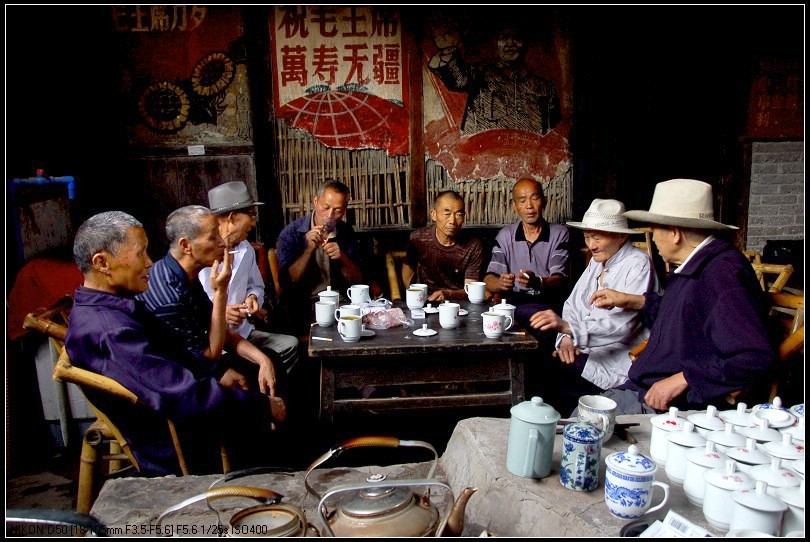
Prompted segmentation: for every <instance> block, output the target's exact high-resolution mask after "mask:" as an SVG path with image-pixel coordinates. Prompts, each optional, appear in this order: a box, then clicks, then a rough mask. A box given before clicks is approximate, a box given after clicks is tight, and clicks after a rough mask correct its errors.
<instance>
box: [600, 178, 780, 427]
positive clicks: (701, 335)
mask: <svg viewBox="0 0 810 542" xmlns="http://www.w3.org/2000/svg"><path fill="white" fill-rule="evenodd" d="M624 216H625V217H627V218H631V219H634V220H639V221H641V222H646V223H649V224H650V225H651V226H652V231H653V235H652V238H653V242H654V243H655V246H656V248H657V249H658V253H659V254H660V255H661V257H662V258H663V259H664V261H665V262H667V263H668V264H669V265H670V266H672V267H674V268H675V271H674V272H673V273H670V274H669V276H668V277H667V281H666V283H665V284H664V292H665V293H664V294H661V295H659V294H656V293H654V292H647V293H645V294H643V295H638V294H631V293H626V292H621V291H618V290H614V289H611V288H605V289H600V290H598V291H597V292H596V293H594V294H593V295H592V296H591V298H590V302H591V303H593V305H594V307H599V308H607V309H612V308H614V307H619V308H623V309H631V310H640V311H642V312H643V314H644V317H645V319H646V320H647V321H648V322H649V324H650V325H651V326H652V327H651V330H650V337H649V341H648V343H647V346H646V348H645V349H644V351H643V352H642V353H641V354H640V355H639V357H638V358H637V360H636V362H635V363H633V365H632V366H631V367H630V371H629V372H628V377H629V380H628V381H627V382H626V383H625V384H623V385H621V386H618V387H617V388H614V389H612V390H608V391H607V392H605V395H607V396H610V397H611V398H613V399H615V400H616V402H617V403H619V411H618V412H617V413H618V414H631V413H639V412H645V413H652V412H656V411H664V410H666V409H667V408H669V407H670V406H677V407H678V408H680V409H681V410H684V409H686V410H692V409H694V410H702V409H705V408H706V407H707V406H708V405H710V404H714V405H716V406H719V407H721V408H728V403H726V402H725V397H726V396H727V395H728V394H729V393H731V392H735V391H738V390H742V391H744V392H746V393H748V394H749V395H750V396H751V397H752V399H753V400H756V399H757V396H756V393H757V392H758V391H759V390H758V389H757V386H756V384H757V383H763V382H767V381H768V379H767V378H764V377H765V376H766V375H767V373H768V372H769V370H770V369H771V366H772V364H773V362H774V359H775V355H774V349H773V346H772V345H771V343H770V340H769V337H768V333H767V331H766V324H765V321H766V318H767V311H768V304H767V299H766V297H765V293H764V292H763V291H762V288H761V287H760V285H759V282H758V281H757V279H756V275H755V274H754V270H753V268H752V267H751V264H750V263H749V262H748V259H747V258H746V257H745V256H744V255H743V254H742V253H741V252H740V251H739V250H737V249H736V248H735V247H734V246H732V245H731V244H730V243H728V242H727V241H725V240H723V239H720V238H718V237H715V236H714V235H713V232H716V231H721V230H732V229H736V228H734V227H733V226H728V225H726V224H721V223H720V222H717V221H715V220H714V211H713V198H712V187H711V185H709V184H707V183H704V182H702V181H696V180H694V179H672V180H669V181H664V182H661V183H658V184H657V185H656V187H655V193H654V194H653V200H652V204H651V205H650V209H649V211H628V212H626V213H624Z"/></svg>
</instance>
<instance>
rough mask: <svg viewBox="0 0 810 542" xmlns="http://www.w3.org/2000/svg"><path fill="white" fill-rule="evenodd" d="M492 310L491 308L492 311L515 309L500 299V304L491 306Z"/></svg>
mask: <svg viewBox="0 0 810 542" xmlns="http://www.w3.org/2000/svg"><path fill="white" fill-rule="evenodd" d="M492 308H493V310H494V309H498V308H501V309H505V310H512V309H515V308H517V307H515V306H514V305H512V304H510V303H507V302H506V300H505V299H501V302H500V303H496V304H495V305H492Z"/></svg>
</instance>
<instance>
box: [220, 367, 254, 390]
mask: <svg viewBox="0 0 810 542" xmlns="http://www.w3.org/2000/svg"><path fill="white" fill-rule="evenodd" d="M219 383H220V384H221V385H222V386H224V387H226V388H232V389H241V390H244V391H248V389H250V387H249V386H248V382H247V379H246V378H245V377H244V375H242V374H241V373H238V372H236V371H234V370H233V369H228V370H226V371H225V373H224V374H223V375H222V378H220V379H219Z"/></svg>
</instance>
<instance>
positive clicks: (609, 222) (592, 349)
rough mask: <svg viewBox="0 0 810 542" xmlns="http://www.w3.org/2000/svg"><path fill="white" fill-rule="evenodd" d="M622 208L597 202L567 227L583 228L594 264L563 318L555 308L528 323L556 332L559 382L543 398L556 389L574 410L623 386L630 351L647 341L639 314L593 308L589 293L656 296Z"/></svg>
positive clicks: (562, 404) (560, 403)
mask: <svg viewBox="0 0 810 542" xmlns="http://www.w3.org/2000/svg"><path fill="white" fill-rule="evenodd" d="M623 213H624V204H623V203H622V202H620V201H618V200H615V199H595V200H593V202H592V203H591V206H590V207H589V208H588V210H587V211H586V212H585V216H584V217H583V219H582V222H568V225H569V226H571V227H574V228H577V229H581V230H584V232H583V234H584V237H585V244H586V246H587V247H588V250H589V251H590V253H591V259H590V262H588V267H587V268H586V269H585V272H584V273H583V274H582V276H580V277H579V280H578V281H577V283H576V285H575V286H574V289H573V291H572V292H571V295H569V296H568V299H567V300H566V301H565V305H564V306H563V310H562V317H560V316H558V315H557V314H556V313H555V312H554V311H553V310H550V309H549V310H543V311H538V312H536V313H535V314H533V315H532V316H531V318H530V320H529V324H530V325H531V327H533V328H534V329H539V330H540V331H549V330H553V331H557V340H556V343H555V348H556V351H555V353H554V355H555V356H556V357H558V358H559V359H560V363H561V365H558V366H557V365H556V364H555V367H554V369H556V371H555V372H556V373H557V374H558V378H556V379H555V380H554V383H553V385H552V386H551V388H553V389H550V390H546V391H544V397H546V396H548V397H549V401H551V400H552V397H551V395H550V394H553V392H554V391H558V392H559V394H560V396H559V397H558V398H555V399H556V400H557V402H556V403H554V405H555V406H556V407H557V408H558V409H560V410H561V411H562V412H571V411H572V410H573V409H574V408H575V407H576V406H577V400H578V398H579V397H580V396H582V395H589V394H599V393H602V392H603V391H605V390H607V389H610V388H613V387H615V386H618V385H620V384H624V382H625V381H626V380H627V371H628V370H629V369H630V358H629V357H628V355H627V354H628V353H629V351H630V349H631V348H632V347H633V346H635V345H636V344H638V343H639V342H641V341H642V340H644V339H645V338H647V336H648V335H649V330H648V329H647V328H646V327H645V326H644V322H643V321H642V317H641V313H640V312H639V311H636V310H622V309H619V308H613V309H610V310H608V309H606V308H602V309H600V308H594V307H593V305H591V303H590V301H589V299H590V297H591V294H593V293H594V292H595V291H596V290H599V289H602V288H608V287H609V288H614V289H617V290H620V291H623V292H629V293H632V294H643V293H644V292H658V291H659V288H658V277H657V276H656V274H655V269H654V268H653V265H652V262H651V261H650V258H649V256H648V255H647V253H646V252H644V251H643V250H641V249H638V248H636V247H634V246H633V244H632V243H630V242H629V241H628V239H629V236H630V235H631V234H638V233H640V232H639V231H638V230H633V229H630V228H628V227H627V219H626V218H625V217H624V216H622V214H623Z"/></svg>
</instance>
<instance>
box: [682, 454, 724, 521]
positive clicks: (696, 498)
mask: <svg viewBox="0 0 810 542" xmlns="http://www.w3.org/2000/svg"><path fill="white" fill-rule="evenodd" d="M726 459H728V458H727V457H726V454H724V453H723V452H718V451H717V450H715V444H714V442H712V441H711V440H707V441H706V444H705V445H704V447H703V448H692V449H690V450H687V451H686V477H685V478H684V481H683V492H684V493H686V498H687V499H688V500H689V502H690V503H692V504H694V505H696V506H703V494H704V493H705V491H706V479H705V478H704V474H705V473H706V471H709V470H711V469H716V468H717V467H721V466H723V465H724V464H725V462H726Z"/></svg>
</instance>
